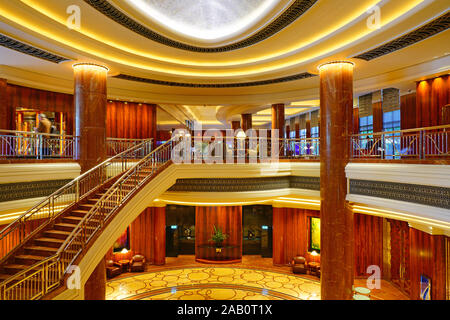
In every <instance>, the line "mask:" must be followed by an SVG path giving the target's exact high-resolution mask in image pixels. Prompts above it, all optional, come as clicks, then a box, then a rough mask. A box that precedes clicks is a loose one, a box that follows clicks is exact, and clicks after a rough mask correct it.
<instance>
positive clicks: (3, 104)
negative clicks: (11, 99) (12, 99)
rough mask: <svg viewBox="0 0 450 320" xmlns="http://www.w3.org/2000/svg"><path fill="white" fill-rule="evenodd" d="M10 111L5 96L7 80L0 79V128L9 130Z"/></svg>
mask: <svg viewBox="0 0 450 320" xmlns="http://www.w3.org/2000/svg"><path fill="white" fill-rule="evenodd" d="M10 113H11V112H10V108H9V105H8V96H7V82H6V79H0V129H3V130H11V128H10V118H11V115H10Z"/></svg>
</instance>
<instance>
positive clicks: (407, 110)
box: [400, 92, 417, 130]
mask: <svg viewBox="0 0 450 320" xmlns="http://www.w3.org/2000/svg"><path fill="white" fill-rule="evenodd" d="M416 116H417V114H416V93H415V92H414V93H410V94H407V95H404V96H401V97H400V128H401V129H402V130H403V129H412V128H416V125H417V120H416Z"/></svg>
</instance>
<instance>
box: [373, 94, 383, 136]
mask: <svg viewBox="0 0 450 320" xmlns="http://www.w3.org/2000/svg"><path fill="white" fill-rule="evenodd" d="M372 112H373V132H381V131H383V109H382V103H381V101H380V102H376V103H373V104H372Z"/></svg>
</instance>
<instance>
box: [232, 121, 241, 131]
mask: <svg viewBox="0 0 450 320" xmlns="http://www.w3.org/2000/svg"><path fill="white" fill-rule="evenodd" d="M240 127H241V122H240V121H231V129H232V130H233V131H236V130H237V129H239V128H240Z"/></svg>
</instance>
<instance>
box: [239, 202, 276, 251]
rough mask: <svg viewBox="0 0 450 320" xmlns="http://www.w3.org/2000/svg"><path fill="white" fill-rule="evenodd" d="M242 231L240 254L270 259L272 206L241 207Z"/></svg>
mask: <svg viewBox="0 0 450 320" xmlns="http://www.w3.org/2000/svg"><path fill="white" fill-rule="evenodd" d="M242 230H243V232H242V235H243V239H242V254H244V255H261V256H262V257H264V258H272V206H267V205H252V206H243V207H242Z"/></svg>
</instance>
